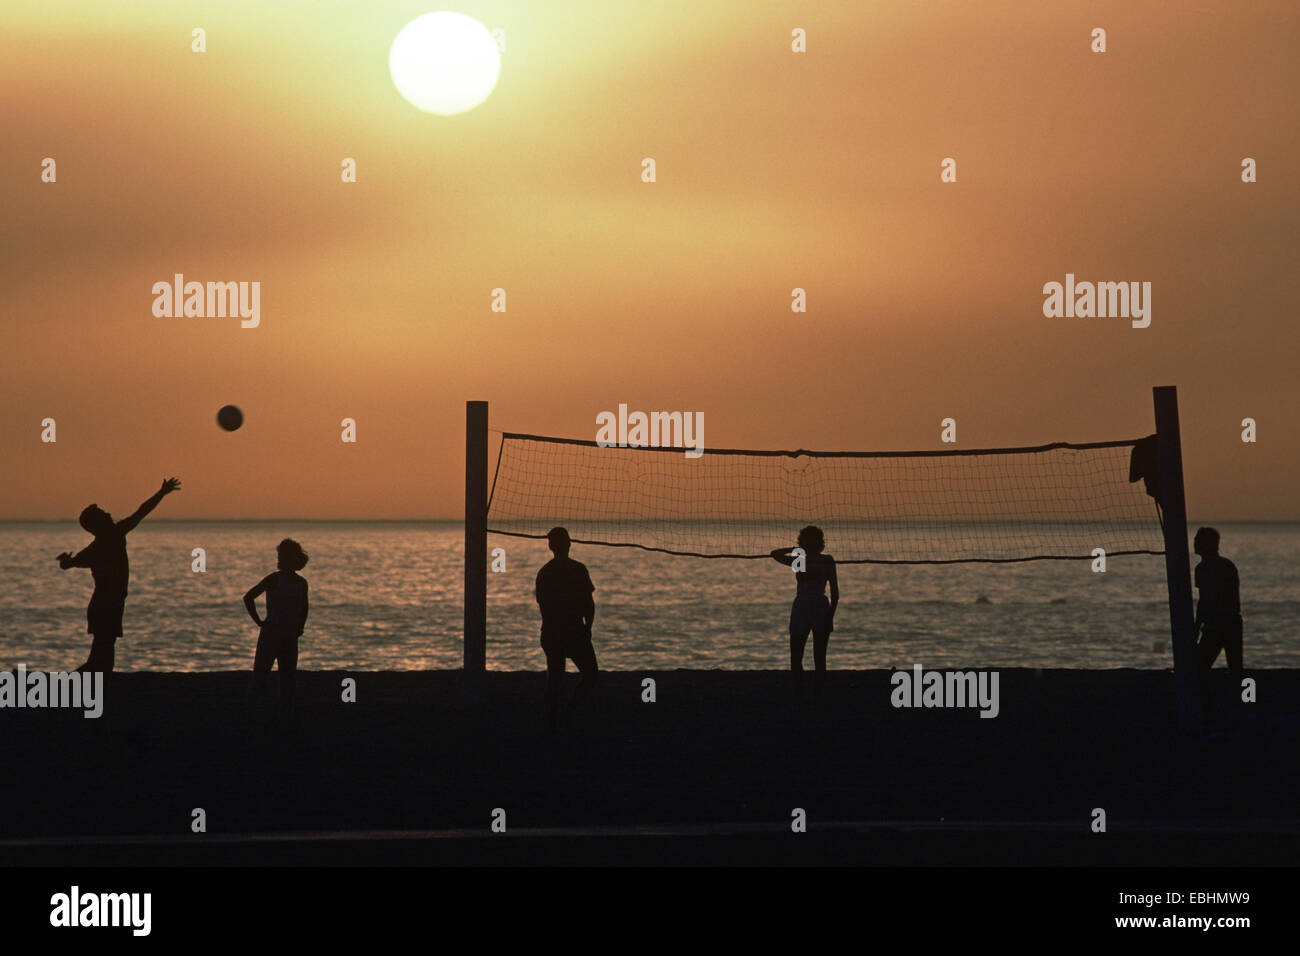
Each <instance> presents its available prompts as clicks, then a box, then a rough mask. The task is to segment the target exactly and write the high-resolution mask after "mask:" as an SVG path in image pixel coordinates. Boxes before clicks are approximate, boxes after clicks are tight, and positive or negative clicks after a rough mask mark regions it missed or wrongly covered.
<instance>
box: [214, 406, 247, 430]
mask: <svg viewBox="0 0 1300 956" xmlns="http://www.w3.org/2000/svg"><path fill="white" fill-rule="evenodd" d="M217 424H218V425H220V426H221V427H222V428H224V429H225V430H226V431H228V432H233V431H234V430H235V429H236V428H238V427H239V426H240V425H242V424H244V413H243V412H241V411H240V410H239V407H238V406H236V405H227V406H225V407H224V408H222V409H221V411H219V412H217Z"/></svg>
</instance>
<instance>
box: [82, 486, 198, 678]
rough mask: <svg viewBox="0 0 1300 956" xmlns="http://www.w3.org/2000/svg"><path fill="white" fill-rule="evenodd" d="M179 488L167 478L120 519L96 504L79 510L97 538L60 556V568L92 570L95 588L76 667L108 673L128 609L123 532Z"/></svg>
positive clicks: (128, 570) (127, 567)
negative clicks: (84, 647)
mask: <svg viewBox="0 0 1300 956" xmlns="http://www.w3.org/2000/svg"><path fill="white" fill-rule="evenodd" d="M180 486H181V480H180V479H179V478H168V479H167V480H166V481H164V482H163V483H162V487H161V488H159V489H158V490H157V491H156V492H155V493H154V494H153V496H152V497H150V498H148V499H147V500H146V501H145V502H144V503H143V504H141V505H140V507H139V508H136V509H135V514H133V515H131V516H130V517H129V518H123V519H122V520H121V521H117V522H115V521H113V516H112V515H111V514H109V513H108V512H107V511H105V510H104V509H103V508H101V507H99V505H89V506H88V507H87V508H86V509H85V510H84V511H82V512H81V517H80V519H79V520H80V522H81V526H82V527H83V528H85V529H86V530H87V531H89V532H90V533H91V534H93V535H94V536H95V540H94V541H92V542H91V543H90V544H88V545H87V546H86V547H84V548H82V549H81V550H80V551H78V552H77V553H76V554H75V555H73V554H72V553H70V552H68V551H64V552H63V553H62V554H61V555H59V557H58V561H59V567H61V568H62V569H63V570H65V571H66V570H68V568H90V575H91V577H92V578H94V580H95V590H94V592H93V593H92V594H91V595H90V604H89V605H88V606H87V607H86V630H87V631H88V632H89V633H90V635H91V640H90V656H89V657H88V658H86V663H84V664H82V665H81V666H80V667H78V668H77V670H78V671H90V672H91V673H95V672H97V671H102V672H103V673H105V674H109V673H112V671H113V659H114V653H113V652H114V645H116V643H117V639H118V638H119V637H121V636H122V613H123V611H124V610H125V609H126V589H127V581H128V580H129V579H130V577H131V564H130V562H129V561H128V560H127V557H126V536H127V534H129V533H130V532H131V531H132V530H134V529H135V526H136V525H138V524H139V523H140V522H141V521H142V520H143V519H144V516H145V515H147V514H148V513H149V512H151V511H153V509H154V508H156V507H158V502H160V501H162V500H163V498H165V497H166V496H167V495H169V494H171V493H172V492H173V491H175V490H176V489H177V488H179V487H180Z"/></svg>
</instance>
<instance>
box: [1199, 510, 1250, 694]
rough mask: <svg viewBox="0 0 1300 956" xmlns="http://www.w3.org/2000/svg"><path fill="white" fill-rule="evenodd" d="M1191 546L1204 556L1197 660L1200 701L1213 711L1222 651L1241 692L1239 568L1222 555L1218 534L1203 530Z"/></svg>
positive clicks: (1201, 564)
mask: <svg viewBox="0 0 1300 956" xmlns="http://www.w3.org/2000/svg"><path fill="white" fill-rule="evenodd" d="M1192 547H1193V548H1194V549H1195V551H1196V553H1197V554H1199V555H1200V556H1201V563H1200V564H1198V565H1197V566H1196V572H1195V575H1194V577H1195V580H1196V587H1197V589H1198V590H1199V591H1200V600H1198V601H1197V602H1196V623H1195V627H1194V630H1195V633H1196V635H1197V636H1198V638H1199V641H1198V643H1197V645H1196V658H1197V664H1198V665H1199V666H1198V670H1199V672H1200V678H1201V700H1202V702H1203V703H1204V704H1205V708H1206V710H1207V711H1208V710H1209V709H1210V668H1211V667H1213V666H1214V661H1215V660H1216V659H1217V658H1218V656H1219V651H1223V656H1224V657H1226V658H1227V659H1228V675H1229V677H1230V678H1231V680H1232V682H1233V684H1234V685H1235V686H1236V688H1237V692H1238V693H1240V690H1241V666H1242V653H1241V644H1242V633H1241V632H1242V624H1241V585H1240V581H1239V580H1238V577H1237V566H1236V565H1235V564H1233V563H1232V562H1231V561H1229V560H1228V559H1227V558H1225V557H1223V556H1222V555H1220V554H1219V532H1217V531H1216V530H1214V529H1213V528H1201V529H1199V530H1198V531H1197V532H1196V537H1195V538H1194V539H1193V542H1192Z"/></svg>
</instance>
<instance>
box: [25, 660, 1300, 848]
mask: <svg viewBox="0 0 1300 956" xmlns="http://www.w3.org/2000/svg"><path fill="white" fill-rule="evenodd" d="M1000 673H1001V686H1000V697H1001V713H1000V715H999V716H998V717H997V718H995V719H981V718H979V716H978V711H977V710H974V709H971V710H939V709H933V710H924V709H921V710H917V709H894V708H893V707H891V706H890V702H889V698H890V690H891V687H890V683H889V673H888V672H879V671H867V672H832V673H831V674H830V678H829V683H828V689H829V692H830V693H829V703H828V704H826V705H825V706H820V707H819V706H816V705H807V706H803V707H799V706H796V705H794V704H793V703H792V702H791V700H790V697H789V675H788V674H784V673H773V672H757V673H755V672H728V671H673V672H660V673H653V674H633V673H602V675H601V678H600V685H599V687H598V690H597V694H596V708H595V709H589V710H588V711H587V712H586V713H580V714H579V715H578V717H577V719H575V721H574V726H573V727H572V729H570V730H569V731H567V732H561V733H560V734H559V735H558V736H555V737H552V736H551V735H550V734H549V733H548V732H546V731H545V729H544V723H543V720H542V713H541V709H542V691H543V687H544V684H545V676H544V675H543V674H540V673H494V674H489V675H488V676H487V678H486V681H485V684H484V686H483V688H482V691H481V693H480V695H479V698H478V702H477V703H476V704H475V705H473V706H466V705H465V704H463V703H462V700H461V693H460V682H461V674H460V673H459V672H421V673H355V674H343V673H325V672H303V673H301V674H300V676H299V699H300V701H301V703H300V706H299V708H298V711H297V713H296V714H295V715H293V716H290V717H285V718H280V717H275V716H273V715H266V714H260V713H250V712H249V711H247V710H246V709H245V708H244V706H243V703H242V695H243V693H244V690H245V688H246V687H247V682H248V675H247V674H246V673H237V674H230V673H221V674H118V675H115V676H114V678H113V681H112V684H111V686H110V687H109V691H108V693H109V696H108V701H107V705H106V708H105V714H104V716H103V717H102V718H100V719H99V720H86V719H84V718H83V717H82V716H81V714H80V712H67V711H32V710H4V711H0V722H2V723H3V725H4V727H3V730H4V739H5V744H6V747H5V749H6V751H7V753H6V763H7V765H8V768H9V770H10V772H9V773H7V774H6V775H5V780H4V782H3V784H0V863H3V864H4V865H22V864H47V863H49V864H89V863H96V864H98V863H103V864H114V863H123V864H150V863H240V864H255V863H271V864H275V863H309V864H329V863H499V862H507V863H528V862H533V863H618V862H628V863H747V864H781V863H814V862H835V863H851V864H941V863H966V864H993V865H997V864H1019V863H1035V864H1069V865H1076V864H1090V863H1098V864H1116V863H1119V864H1162V865H1164V864H1193V865H1194V864H1257V863H1266V864H1294V862H1295V860H1296V859H1297V858H1300V810H1298V809H1297V808H1298V807H1300V769H1298V768H1297V762H1296V760H1295V757H1294V755H1295V752H1296V747H1297V743H1298V742H1300V713H1298V711H1297V706H1298V705H1297V702H1298V701H1300V672H1297V671H1294V670H1275V671H1256V672H1252V673H1253V676H1255V678H1256V679H1257V681H1258V683H1259V697H1260V703H1257V704H1254V705H1249V706H1244V707H1238V708H1230V706H1229V704H1230V697H1229V693H1228V691H1229V689H1228V687H1227V684H1226V674H1225V673H1224V672H1223V671H1216V672H1215V675H1214V676H1215V677H1216V678H1217V679H1218V682H1217V684H1216V694H1217V696H1216V700H1217V701H1218V703H1219V707H1220V708H1221V714H1222V716H1221V717H1220V718H1219V719H1218V720H1217V721H1216V722H1215V723H1214V724H1212V725H1211V728H1210V731H1209V732H1208V733H1206V734H1202V735H1199V736H1191V737H1187V736H1183V735H1181V734H1179V733H1178V731H1177V729H1176V726H1175V724H1174V720H1173V703H1174V701H1173V677H1172V674H1170V673H1168V672H1164V671H1129V670H1116V671H1041V672H1035V671H1013V670H1003V671H1001V672H1000ZM345 676H351V677H354V678H355V679H356V681H357V699H358V702H357V703H355V704H344V703H341V702H340V700H339V697H340V690H339V688H340V683H341V681H342V679H343V678H344V677H345ZM645 676H652V677H654V678H655V680H656V682H657V696H658V700H657V702H656V703H653V704H649V703H643V702H642V701H641V693H642V692H641V681H642V678H643V677H645ZM573 679H574V678H573V677H572V675H571V676H570V681H572V680H573ZM571 686H572V685H571V684H570V688H571ZM1230 711H1231V712H1230ZM196 807H202V808H203V809H204V810H205V811H206V814H207V833H206V834H194V833H191V832H190V820H191V811H192V810H193V809H194V808H196ZM497 807H500V808H503V809H504V810H505V812H506V822H507V832H506V833H505V834H493V833H491V832H490V830H489V824H490V822H491V817H492V812H493V809H494V808H497ZM796 807H799V808H803V809H804V810H805V811H806V812H807V817H808V832H807V833H804V834H794V833H791V832H790V820H791V811H792V810H793V809H794V808H796ZM1094 807H1101V808H1104V809H1105V811H1106V813H1107V817H1108V832H1107V833H1104V834H1096V833H1092V832H1090V830H1089V824H1090V821H1091V814H1092V810H1093V808H1094ZM127 838H129V839H127Z"/></svg>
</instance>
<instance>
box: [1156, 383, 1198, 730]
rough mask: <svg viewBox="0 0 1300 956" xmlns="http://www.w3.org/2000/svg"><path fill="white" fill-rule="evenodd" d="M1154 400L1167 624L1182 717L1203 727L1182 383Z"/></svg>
mask: <svg viewBox="0 0 1300 956" xmlns="http://www.w3.org/2000/svg"><path fill="white" fill-rule="evenodd" d="M1151 393H1152V399H1153V401H1154V404H1155V417H1156V452H1157V455H1158V456H1159V459H1160V499H1159V500H1160V510H1161V513H1162V515H1163V517H1164V536H1165V578H1166V581H1167V582H1168V585H1169V627H1170V637H1171V643H1172V645H1173V651H1174V683H1175V685H1176V688H1177V694H1178V720H1179V725H1180V726H1181V728H1182V729H1183V730H1184V731H1189V732H1195V731H1197V730H1199V729H1200V727H1201V720H1202V714H1201V698H1200V682H1199V677H1198V674H1197V666H1196V634H1195V624H1194V621H1195V617H1194V615H1193V613H1192V566H1191V558H1190V557H1189V556H1188V553H1187V503H1186V499H1185V498H1184V496H1183V450H1182V438H1181V436H1180V434H1179V428H1178V389H1177V388H1176V387H1175V386H1173V385H1159V386H1156V387H1155V388H1153V389H1152V390H1151Z"/></svg>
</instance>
